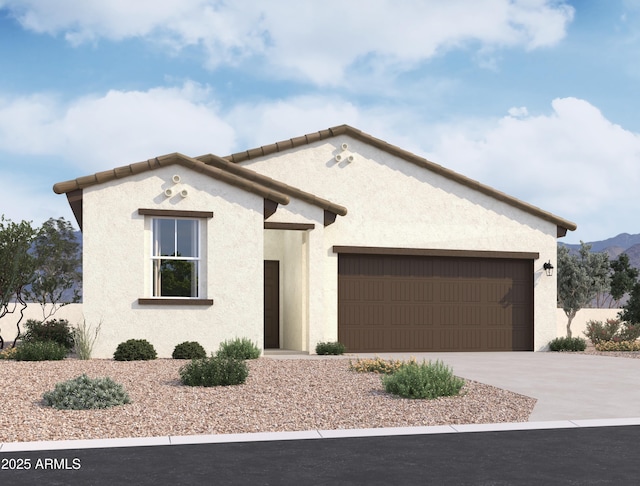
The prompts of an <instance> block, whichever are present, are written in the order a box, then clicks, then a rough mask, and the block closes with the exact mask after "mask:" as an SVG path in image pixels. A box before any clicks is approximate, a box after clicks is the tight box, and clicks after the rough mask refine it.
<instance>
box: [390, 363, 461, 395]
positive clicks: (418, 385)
mask: <svg viewBox="0 0 640 486" xmlns="http://www.w3.org/2000/svg"><path fill="white" fill-rule="evenodd" d="M382 384H383V385H384V389H385V391H387V393H392V394H394V395H399V396H401V397H403V398H429V399H432V398H438V397H448V396H452V395H457V394H458V393H460V390H461V389H462V387H463V386H464V380H463V379H461V378H458V377H457V376H454V375H453V371H452V370H451V368H449V367H448V366H446V365H445V364H444V363H442V362H441V361H439V360H438V361H436V362H435V363H432V362H430V361H429V362H426V361H423V362H422V363H417V362H415V361H413V362H407V363H404V364H403V365H402V366H400V368H398V370H397V371H396V372H394V373H392V374H390V375H385V376H383V377H382Z"/></svg>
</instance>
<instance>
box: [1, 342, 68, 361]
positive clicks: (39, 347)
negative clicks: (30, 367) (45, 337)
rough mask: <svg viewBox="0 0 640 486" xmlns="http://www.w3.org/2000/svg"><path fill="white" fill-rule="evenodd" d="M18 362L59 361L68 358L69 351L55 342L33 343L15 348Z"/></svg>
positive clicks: (14, 357) (15, 357)
mask: <svg viewBox="0 0 640 486" xmlns="http://www.w3.org/2000/svg"><path fill="white" fill-rule="evenodd" d="M15 349H16V350H15V351H14V354H13V359H15V360H16V361H59V360H61V359H64V358H66V356H67V355H68V354H69V350H68V349H67V348H65V347H64V346H62V345H61V344H58V343H56V342H54V341H33V342H27V343H22V344H20V345H19V346H17V347H16V348H15Z"/></svg>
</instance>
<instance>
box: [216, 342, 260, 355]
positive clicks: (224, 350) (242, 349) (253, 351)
mask: <svg viewBox="0 0 640 486" xmlns="http://www.w3.org/2000/svg"><path fill="white" fill-rule="evenodd" d="M217 356H220V357H221V358H234V359H256V358H259V357H260V348H258V346H257V344H255V343H254V342H253V341H251V340H250V339H248V338H235V339H232V340H230V341H224V342H223V343H221V344H220V349H218V352H217Z"/></svg>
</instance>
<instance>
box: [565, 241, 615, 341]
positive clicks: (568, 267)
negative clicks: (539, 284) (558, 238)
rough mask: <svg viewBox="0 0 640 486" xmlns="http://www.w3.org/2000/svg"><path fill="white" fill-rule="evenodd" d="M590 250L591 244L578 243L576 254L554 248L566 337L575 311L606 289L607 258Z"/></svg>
mask: <svg viewBox="0 0 640 486" xmlns="http://www.w3.org/2000/svg"><path fill="white" fill-rule="evenodd" d="M590 250H591V245H587V244H585V243H583V242H582V241H581V242H580V251H579V252H578V254H577V255H575V254H573V255H572V254H570V253H569V249H568V248H567V247H566V246H559V247H558V274H557V275H558V277H557V278H558V307H562V310H564V313H565V314H566V315H567V319H568V320H567V337H571V321H573V318H574V317H575V316H576V314H577V312H578V311H579V310H580V309H582V308H583V307H586V306H587V304H589V302H591V301H592V300H593V298H594V297H595V296H596V295H597V294H598V292H602V291H603V290H605V289H607V288H608V286H609V268H610V266H609V257H608V256H607V255H606V254H605V253H591V251H590Z"/></svg>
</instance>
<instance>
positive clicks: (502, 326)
mask: <svg viewBox="0 0 640 486" xmlns="http://www.w3.org/2000/svg"><path fill="white" fill-rule="evenodd" d="M334 251H335V252H337V253H338V339H339V341H340V342H342V343H343V344H344V345H345V346H346V347H347V350H348V351H349V352H419V351H432V352H438V351H532V350H533V260H534V259H535V258H537V257H538V255H537V254H536V253H501V252H463V251H455V250H450V251H435V250H418V249H416V250H411V249H404V250H403V249H380V248H379V249H375V248H362V247H334ZM407 253H408V254H407Z"/></svg>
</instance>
